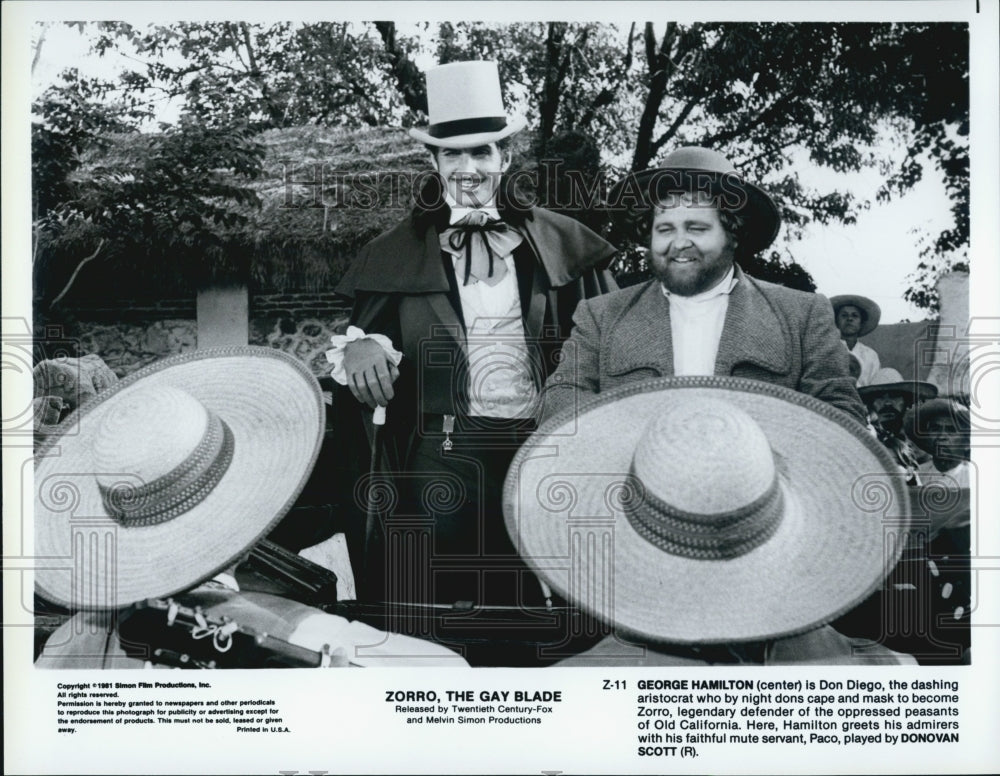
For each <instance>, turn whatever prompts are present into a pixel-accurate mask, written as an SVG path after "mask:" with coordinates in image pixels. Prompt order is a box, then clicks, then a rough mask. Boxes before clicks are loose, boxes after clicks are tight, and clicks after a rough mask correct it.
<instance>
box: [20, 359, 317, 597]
mask: <svg viewBox="0 0 1000 776" xmlns="http://www.w3.org/2000/svg"><path fill="white" fill-rule="evenodd" d="M323 417H324V409H323V399H322V394H321V392H320V390H319V385H318V383H317V382H316V378H315V377H313V376H312V374H310V373H309V371H308V370H307V369H306V367H305V365H304V364H302V362H300V361H298V360H297V359H294V358H292V357H291V356H288V355H286V354H284V353H281V352H280V351H276V350H273V349H270V348H250V347H243V348H219V349H215V350H204V351H197V352H195V353H187V354H182V355H180V356H176V357H174V358H170V359H166V360H164V361H161V362H158V363H156V364H153V365H151V366H149V367H146V368H145V369H142V370H140V371H138V372H135V373H133V374H132V375H129V376H128V377H126V378H125V379H123V380H122V381H120V382H118V383H116V384H115V385H114V386H112V387H111V388H108V389H106V390H104V391H102V392H101V393H99V394H98V395H97V396H96V397H95V398H94V399H93V400H92V401H91V402H90V403H88V404H86V405H84V406H83V407H81V409H80V410H78V411H77V413H76V414H74V415H71V416H69V417H68V418H67V419H66V420H64V421H63V423H62V424H61V425H60V431H59V433H57V434H55V435H54V436H52V437H50V438H48V439H47V440H46V443H45V446H44V447H43V448H42V449H40V450H39V451H38V454H37V456H36V467H35V488H36V496H35V553H36V555H37V556H38V557H39V558H41V559H42V561H40V567H39V568H38V569H37V571H36V576H35V580H36V584H37V586H38V590H39V592H40V593H41V594H42V595H43V596H44V597H45V598H48V599H50V600H53V601H56V602H58V603H60V604H64V605H69V606H73V607H79V608H86V609H114V608H119V607H122V606H125V605H127V604H129V603H132V602H134V601H138V600H141V599H143V598H152V597H162V596H166V595H171V594H173V593H177V592H180V591H183V590H186V589H188V588H190V587H192V586H193V585H195V584H197V583H198V582H200V581H202V580H204V579H206V578H208V577H210V576H212V575H213V574H215V573H217V572H218V571H221V570H223V569H225V568H227V567H228V566H229V565H231V564H232V563H233V562H234V561H236V560H237V559H239V558H240V557H241V556H242V554H243V553H244V552H245V551H246V550H247V549H249V548H250V547H251V546H253V545H254V544H256V543H257V541H258V540H260V539H261V538H263V537H264V536H265V535H266V534H267V533H268V532H269V531H270V529H271V528H272V527H273V526H274V525H275V524H276V523H277V522H278V521H279V520H280V519H281V518H282V516H284V514H285V512H287V510H288V509H289V508H290V507H291V505H292V503H293V502H294V500H295V498H296V497H297V496H298V493H299V492H300V490H301V489H302V486H303V485H304V483H305V480H306V478H307V477H308V475H309V472H310V470H311V469H312V465H313V463H314V462H315V460H316V455H317V454H318V452H319V445H320V442H321V440H322V434H323Z"/></svg>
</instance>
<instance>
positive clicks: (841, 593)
mask: <svg viewBox="0 0 1000 776" xmlns="http://www.w3.org/2000/svg"><path fill="white" fill-rule="evenodd" d="M894 471H895V467H894V465H893V462H892V460H891V458H890V456H889V454H888V453H887V451H886V450H885V448H883V447H882V446H881V445H880V444H879V443H878V441H877V440H876V439H874V438H873V437H871V436H870V435H869V434H868V432H867V431H866V429H865V428H864V427H863V426H861V425H860V424H858V423H857V422H856V421H855V420H853V419H852V418H850V417H848V416H847V415H845V414H843V413H842V412H840V411H839V410H837V409H836V408H834V407H832V406H830V405H828V404H826V403H824V402H821V401H819V400H817V399H815V398H813V397H810V396H806V395H804V394H800V393H797V392H795V391H791V390H789V389H786V388H783V387H781V386H776V385H772V384H769V383H762V382H758V381H754V380H747V379H740V378H731V377H677V378H661V379H656V380H651V381H648V382H645V383H641V384H638V385H634V386H624V387H622V388H620V389H616V390H613V391H609V392H606V393H602V394H600V395H598V396H597V397H596V398H595V399H594V400H593V401H592V402H591V403H589V404H586V405H584V406H583V407H582V408H581V410H580V411H579V413H575V412H573V411H572V409H571V410H569V411H566V412H563V413H560V414H558V415H556V416H555V417H553V418H552V419H551V420H550V421H548V422H546V423H545V424H544V425H543V426H542V427H541V428H540V429H539V431H538V432H536V434H535V436H533V437H532V439H531V440H529V441H528V443H526V444H525V445H524V447H522V448H521V450H520V451H519V452H518V454H517V455H516V456H515V458H514V461H513V463H512V465H511V468H510V470H509V472H508V476H507V480H506V483H505V491H504V511H505V517H506V521H507V529H508V531H509V532H510V534H511V536H512V538H513V539H514V542H515V546H517V547H518V549H519V551H520V553H521V555H522V557H523V558H524V559H525V561H526V562H527V563H528V564H529V565H530V566H531V567H532V568H533V569H534V570H535V571H536V572H537V573H538V574H539V575H540V576H541V577H542V578H543V579H544V580H545V581H546V582H548V583H549V584H550V585H551V586H552V587H553V588H554V589H556V590H557V591H558V592H559V593H560V594H562V595H563V596H564V597H566V598H567V599H568V600H571V601H574V602H576V603H577V604H578V605H580V606H581V607H582V608H583V609H585V610H587V611H589V612H591V613H592V614H593V615H595V616H597V617H598V618H599V619H601V620H603V621H605V622H610V623H613V624H614V625H615V626H617V628H619V629H620V630H622V631H624V632H626V633H629V634H634V635H638V636H639V637H641V638H644V639H646V640H652V641H665V642H674V643H686V644H695V643H722V642H740V641H758V640H764V639H770V638H777V637H780V636H789V635H793V634H796V633H799V632H804V631H807V630H810V629H812V628H814V627H818V626H819V625H821V624H823V623H826V622H828V621H830V620H832V619H835V618H836V617H837V616H838V615H840V614H841V613H843V612H845V611H847V610H849V609H851V608H853V607H854V606H855V605H856V604H858V603H860V602H861V601H863V600H864V599H865V598H866V597H867V596H868V595H869V594H870V593H871V592H872V591H873V590H875V589H876V588H877V586H878V585H879V584H880V583H881V581H882V579H883V578H884V577H885V575H886V573H887V572H888V571H889V570H890V569H891V568H892V567H893V565H894V563H895V560H896V558H897V557H898V555H899V553H900V549H901V547H900V543H899V542H898V541H896V540H895V538H894V537H898V536H902V535H903V532H904V531H905V529H906V518H905V515H907V514H908V511H907V506H908V496H907V493H906V489H905V485H904V483H903V481H902V479H900V478H898V477H896V476H895V475H894V474H893V473H892V472H894ZM883 516H886V517H891V518H892V523H891V526H889V530H887V526H888V524H884V523H883ZM900 516H903V517H900Z"/></svg>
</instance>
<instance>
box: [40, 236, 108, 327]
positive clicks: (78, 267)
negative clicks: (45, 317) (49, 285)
mask: <svg viewBox="0 0 1000 776" xmlns="http://www.w3.org/2000/svg"><path fill="white" fill-rule="evenodd" d="M103 247H104V238H103V237H102V238H101V241H100V242H99V243H98V244H97V250H96V251H94V252H93V253H92V254H90V255H89V256H88V257H87V258H85V259H84V260H83V261H81V262H80V263H79V264H77V265H76V269H75V270H73V274H72V275H70V276H69V281H68V282H67V283H66V285H65V286H63V290H62V291H60V292H59V295H58V296H56V298H55V299H53V300H52V301H51V302H49V308H50V309H51V308H53V307H55V306H56V304H58V302H59V300H60V299H62V298H63V297H64V296H66V292H67V291H69V289H70V287H71V286H72V285H73V283H74V281H76V276H77V275H79V274H80V270H81V269H83V265H84V264H86V263H87V262H88V261H91V260H93V259H95V258H97V254H98V253H100V252H101V248H103Z"/></svg>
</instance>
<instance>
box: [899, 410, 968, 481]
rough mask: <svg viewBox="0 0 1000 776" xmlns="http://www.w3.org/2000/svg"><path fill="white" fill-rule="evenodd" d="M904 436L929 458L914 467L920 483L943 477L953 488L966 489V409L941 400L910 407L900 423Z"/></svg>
mask: <svg viewBox="0 0 1000 776" xmlns="http://www.w3.org/2000/svg"><path fill="white" fill-rule="evenodd" d="M903 425H904V427H905V429H906V435H907V436H908V437H909V438H910V439H912V440H913V441H914V442H915V443H916V444H917V445H918V446H919V447H920V448H922V449H923V450H924V451H925V452H927V453H929V454H930V455H931V458H930V459H929V460H927V461H924V462H923V463H921V464H920V465H919V466H918V467H917V471H918V472H920V474H921V479H928V478H930V477H933V476H934V475H947V478H948V479H950V480H951V482H952V483H953V485H952V487H955V488H968V487H969V468H970V465H971V464H970V463H969V431H970V429H971V423H970V421H969V408H968V407H967V406H966V405H965V404H963V403H962V402H960V401H957V400H956V399H953V398H950V397H946V396H942V397H939V398H935V399H930V400H928V401H925V402H922V403H921V404H919V405H917V406H915V407H911V408H910V409H909V410H908V411H907V413H906V416H905V417H904V419H903Z"/></svg>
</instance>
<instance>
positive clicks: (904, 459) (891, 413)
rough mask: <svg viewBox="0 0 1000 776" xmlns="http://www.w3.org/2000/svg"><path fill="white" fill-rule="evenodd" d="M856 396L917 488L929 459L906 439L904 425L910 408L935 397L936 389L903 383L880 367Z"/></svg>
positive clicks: (897, 375)
mask: <svg viewBox="0 0 1000 776" xmlns="http://www.w3.org/2000/svg"><path fill="white" fill-rule="evenodd" d="M858 393H859V394H860V395H861V399H862V401H864V403H865V406H866V407H867V408H868V412H869V420H870V422H871V424H872V426H873V427H874V429H875V433H876V434H877V435H878V439H879V441H880V442H881V443H882V444H884V445H885V446H886V447H887V448H889V450H890V452H892V454H893V456H894V457H895V458H896V463H897V464H898V466H899V468H900V470H901V471H903V472H905V473H906V476H907V480H908V481H910V482H911V483H912V484H919V482H918V480H919V476H918V469H919V466H920V464H921V463H923V462H924V461H925V460H927V458H928V456H927V454H926V453H924V452H923V451H921V450H920V449H919V448H918V447H916V446H915V445H914V444H913V443H912V442H911V441H910V440H909V439H908V438H907V436H906V434H905V433H904V430H903V421H904V418H905V416H906V412H907V410H909V409H910V408H911V407H913V406H914V405H916V404H917V403H919V402H922V401H925V400H927V399H933V398H934V397H935V396H937V386H935V385H933V384H932V383H927V382H923V381H921V380H904V379H903V376H902V375H901V374H900V373H899V372H898V371H897V370H895V369H892V368H891V367H883V368H882V369H879V370H878V372H876V373H875V375H874V377H873V378H872V381H871V382H870V383H869V384H868V385H865V386H862V387H860V388H858Z"/></svg>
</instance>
